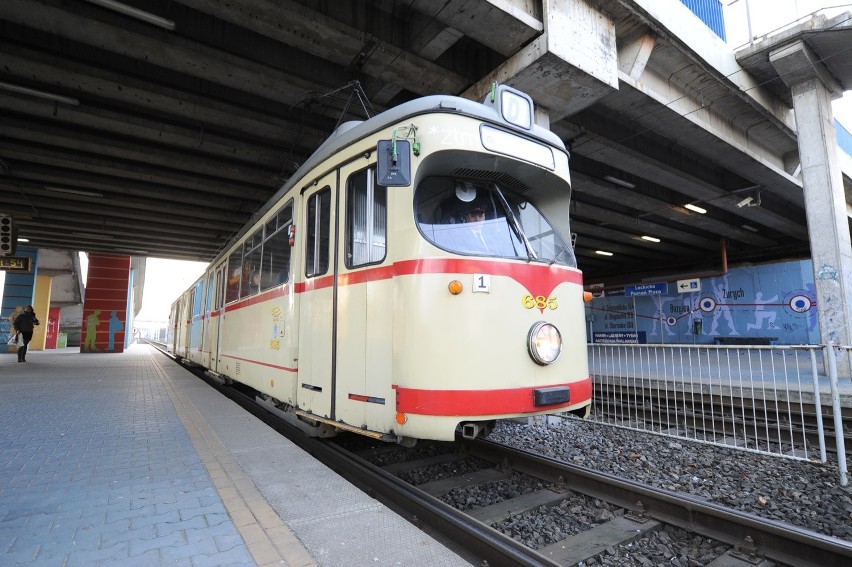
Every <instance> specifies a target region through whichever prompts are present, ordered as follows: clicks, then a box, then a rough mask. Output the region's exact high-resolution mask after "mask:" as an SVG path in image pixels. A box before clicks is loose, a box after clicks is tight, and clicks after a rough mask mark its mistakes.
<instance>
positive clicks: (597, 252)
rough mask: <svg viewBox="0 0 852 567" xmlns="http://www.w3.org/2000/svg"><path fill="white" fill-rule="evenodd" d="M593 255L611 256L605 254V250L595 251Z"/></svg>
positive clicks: (607, 253) (609, 253) (608, 253)
mask: <svg viewBox="0 0 852 567" xmlns="http://www.w3.org/2000/svg"><path fill="white" fill-rule="evenodd" d="M595 254H600V255H601V256H612V252H607V251H606V250H595Z"/></svg>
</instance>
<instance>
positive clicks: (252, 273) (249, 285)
mask: <svg viewBox="0 0 852 567" xmlns="http://www.w3.org/2000/svg"><path fill="white" fill-rule="evenodd" d="M243 246H244V248H245V252H244V253H243V274H242V283H241V284H240V297H247V296H249V295H254V294H255V293H257V292H259V291H260V273H261V265H260V260H261V258H262V257H263V253H262V247H263V229H262V228H259V229H257V231H255V233H254V234H252V235H251V237H250V238H249V239H248V240H246V242H245V244H244V245H243Z"/></svg>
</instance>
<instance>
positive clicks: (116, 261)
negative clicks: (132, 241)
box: [80, 254, 130, 353]
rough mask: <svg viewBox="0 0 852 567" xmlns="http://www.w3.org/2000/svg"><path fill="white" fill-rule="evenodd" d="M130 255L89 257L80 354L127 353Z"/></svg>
mask: <svg viewBox="0 0 852 567" xmlns="http://www.w3.org/2000/svg"><path fill="white" fill-rule="evenodd" d="M129 283H130V256H111V255H108V254H89V273H88V275H87V277H86V300H85V302H84V303H83V343H82V344H81V345H80V352H87V353H91V352H123V351H124V336H125V332H126V329H127V325H126V323H127V297H128V286H129Z"/></svg>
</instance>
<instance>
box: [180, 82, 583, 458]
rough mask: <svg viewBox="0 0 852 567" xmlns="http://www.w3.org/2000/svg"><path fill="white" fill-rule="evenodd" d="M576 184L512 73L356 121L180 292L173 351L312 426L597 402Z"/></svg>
mask: <svg viewBox="0 0 852 567" xmlns="http://www.w3.org/2000/svg"><path fill="white" fill-rule="evenodd" d="M570 191H571V185H570V176H569V169H568V154H567V152H566V150H565V147H564V145H563V143H562V142H561V140H560V139H559V138H558V137H557V136H556V135H554V134H553V133H551V132H550V131H548V130H546V129H543V128H541V127H539V126H537V125H536V124H535V121H534V110H533V103H532V100H531V99H530V98H529V97H528V96H527V95H525V94H524V93H522V92H519V91H517V90H515V89H512V88H510V87H508V86H505V85H495V86H494V88H493V89H492V91H491V93H490V94H489V96H488V98H487V100H486V101H485V102H484V103H478V102H475V101H471V100H467V99H462V98H458V97H453V96H428V97H424V98H420V99H417V100H414V101H411V102H408V103H405V104H402V105H400V106H397V107H395V108H393V109H391V110H388V111H386V112H384V113H382V114H379V115H377V116H375V117H373V118H370V119H368V120H366V121H363V122H348V123H345V124H343V125H341V126H340V127H339V128H337V130H336V131H335V132H334V133H333V135H332V136H331V137H330V138H329V139H328V140H326V141H325V142H324V143H323V145H322V146H320V147H319V149H318V150H317V151H316V152H315V153H314V154H313V155H312V156H311V157H310V158H309V160H308V161H307V162H306V163H305V164H304V165H303V166H302V167H301V168H300V169H299V170H298V171H297V172H296V174H295V175H293V177H292V178H290V180H289V181H288V182H287V183H286V184H285V185H284V186H283V187H282V188H281V189H280V190H279V191H278V192H277V193H276V194H275V195H274V196H273V197H272V198H271V199H270V200H269V201H268V203H266V205H265V206H264V207H263V208H262V209H261V210H260V211H259V212H258V214H257V215H255V217H254V218H255V219H256V220H255V221H253V222H251V223H250V224H249V225H248V226H246V227H245V228H244V229H243V230H242V231H241V232H240V233H239V234H238V235H237V236H236V237H235V238H234V239H233V240H232V241H231V243H230V244H229V245H228V246H227V248H226V249H225V250H224V251H223V252H222V253H221V254H220V255H219V256H218V257H217V258H216V259H215V260H214V261H213V262H212V263H211V264H210V266H209V268H208V270H207V273H206V274H205V275H204V276H203V277H202V278H200V279H199V280H198V281H197V282H196V283H195V284H194V285H193V286H191V287H190V288H189V289H188V290H187V291H186V292H185V293H183V294H182V295H181V296H180V297H179V298H178V299H177V300H176V301H175V303H174V304H173V306H172V311H171V337H170V339H169V341H170V348H171V349H172V350H173V352H174V354H175V355H176V356H178V357H180V358H182V359H185V360H187V361H189V362H191V363H193V364H197V365H201V366H203V367H205V368H206V369H208V372H209V373H210V375H212V376H214V377H218V378H219V379H220V380H223V381H236V382H240V383H242V384H245V385H247V386H249V387H251V388H252V389H254V390H256V391H257V393H258V398H259V399H260V400H262V401H263V403H265V404H266V406H267V407H268V408H269V409H270V410H271V411H275V412H277V413H279V414H281V415H282V416H284V417H285V418H287V419H289V420H290V421H292V422H293V423H296V424H297V425H299V426H300V427H302V429H304V430H305V431H306V432H308V433H309V434H312V435H320V436H328V435H334V434H335V433H336V432H337V431H340V430H348V431H355V432H358V433H361V434H364V435H369V436H372V437H375V438H379V439H383V440H386V441H392V442H399V443H411V442H413V440H416V439H421V438H423V439H439V440H451V439H453V438H454V435H455V433H456V431H457V430H459V429H460V431H461V433H462V434H463V435H465V436H468V437H474V436H479V435H485V434H487V432H488V431H490V428H491V427H492V426H493V424H494V422H495V420H497V419H504V418H513V417H526V416H534V415H541V414H546V413H559V412H573V413H575V414H578V415H581V416H585V415H586V414H587V412H588V409H589V405H590V401H591V391H592V386H591V379H590V376H589V372H588V363H587V352H586V333H585V317H584V310H583V299H584V293H583V287H582V274H581V272H580V271H579V270H578V269H577V265H576V259H575V256H574V251H573V248H572V246H571V243H570V241H567V240H566V239H565V238H564V237H563V235H569V234H570V230H569V215H568V210H569V207H568V203H569V199H570Z"/></svg>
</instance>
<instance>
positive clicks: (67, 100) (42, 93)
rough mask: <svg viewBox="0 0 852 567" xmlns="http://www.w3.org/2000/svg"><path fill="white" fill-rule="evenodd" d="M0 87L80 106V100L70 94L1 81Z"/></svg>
mask: <svg viewBox="0 0 852 567" xmlns="http://www.w3.org/2000/svg"><path fill="white" fill-rule="evenodd" d="M0 89H2V90H4V91H9V92H12V93H18V94H22V95H27V96H34V97H36V98H44V99H47V100H52V101H53V102H61V103H63V104H70V105H72V106H79V105H80V101H79V100H77V99H76V98H71V97H70V96H62V95H58V94H53V93H49V92H45V91H40V90H37V89H31V88H29V87H22V86H21V85H13V84H12V83H4V82H2V81H0Z"/></svg>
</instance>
